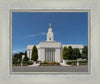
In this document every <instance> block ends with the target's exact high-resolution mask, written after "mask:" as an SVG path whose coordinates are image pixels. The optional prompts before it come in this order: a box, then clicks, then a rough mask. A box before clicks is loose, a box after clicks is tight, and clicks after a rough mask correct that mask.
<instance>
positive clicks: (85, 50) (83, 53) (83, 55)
mask: <svg viewBox="0 0 100 84" xmlns="http://www.w3.org/2000/svg"><path fill="white" fill-rule="evenodd" d="M82 59H88V46H84V48H83V49H82Z"/></svg>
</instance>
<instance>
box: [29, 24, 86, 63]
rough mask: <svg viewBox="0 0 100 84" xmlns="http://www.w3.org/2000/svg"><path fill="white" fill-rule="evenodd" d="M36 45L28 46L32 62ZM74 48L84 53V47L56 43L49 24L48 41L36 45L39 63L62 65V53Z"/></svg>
mask: <svg viewBox="0 0 100 84" xmlns="http://www.w3.org/2000/svg"><path fill="white" fill-rule="evenodd" d="M33 46H34V45H28V46H27V56H28V57H29V59H30V60H31V54H32V48H33ZM65 46H66V47H68V46H72V48H79V50H80V52H82V48H83V47H84V46H83V45H62V44H61V42H57V41H54V34H53V31H52V28H51V24H49V29H48V33H47V41H43V42H40V43H39V45H36V47H37V49H38V61H42V62H43V61H48V62H53V61H56V62H59V63H61V61H62V60H63V59H62V51H63V48H64V47H65Z"/></svg>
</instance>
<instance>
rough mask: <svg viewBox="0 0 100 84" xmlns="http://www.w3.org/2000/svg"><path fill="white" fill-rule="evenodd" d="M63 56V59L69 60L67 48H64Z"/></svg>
mask: <svg viewBox="0 0 100 84" xmlns="http://www.w3.org/2000/svg"><path fill="white" fill-rule="evenodd" d="M62 56H63V59H68V56H69V51H68V49H67V47H64V48H63V53H62Z"/></svg>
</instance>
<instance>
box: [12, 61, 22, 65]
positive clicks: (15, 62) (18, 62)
mask: <svg viewBox="0 0 100 84" xmlns="http://www.w3.org/2000/svg"><path fill="white" fill-rule="evenodd" d="M20 63H21V62H20V61H13V64H20Z"/></svg>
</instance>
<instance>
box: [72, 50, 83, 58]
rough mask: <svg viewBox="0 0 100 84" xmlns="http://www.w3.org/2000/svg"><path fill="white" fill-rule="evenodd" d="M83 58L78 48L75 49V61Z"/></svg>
mask: <svg viewBox="0 0 100 84" xmlns="http://www.w3.org/2000/svg"><path fill="white" fill-rule="evenodd" d="M78 58H81V54H80V50H79V49H78V48H74V49H73V58H72V59H73V60H76V59H78Z"/></svg>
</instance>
